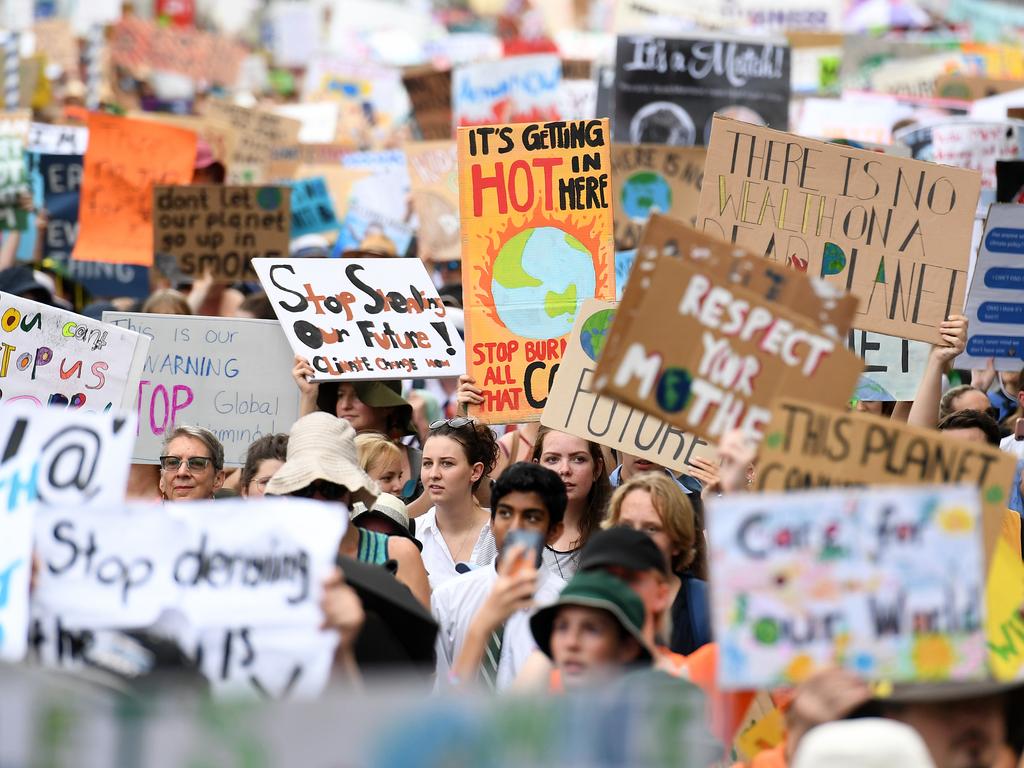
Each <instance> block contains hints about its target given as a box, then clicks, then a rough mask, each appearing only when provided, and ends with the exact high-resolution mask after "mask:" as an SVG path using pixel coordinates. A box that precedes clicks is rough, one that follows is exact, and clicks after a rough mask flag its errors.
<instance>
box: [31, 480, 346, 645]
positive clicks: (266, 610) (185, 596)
mask: <svg viewBox="0 0 1024 768" xmlns="http://www.w3.org/2000/svg"><path fill="white" fill-rule="evenodd" d="M343 511H344V508H340V509H338V508H335V506H334V505H324V504H322V503H312V502H308V501H305V500H302V499H299V500H296V499H287V500H284V499H275V498H272V497H268V498H266V499H258V500H244V499H238V500H234V501H232V500H220V501H218V502H217V503H216V506H214V504H213V503H212V502H205V501H198V502H194V503H190V504H180V505H163V506H154V505H152V504H146V503H128V504H121V505H114V504H90V505H85V506H82V507H79V508H77V509H74V510H68V509H62V508H53V509H50V508H40V509H39V510H38V511H37V513H36V519H35V534H36V536H35V538H36V548H37V551H38V553H39V556H40V559H41V560H42V567H41V568H40V569H39V579H38V584H37V586H36V592H35V596H34V599H35V600H36V601H37V602H38V603H39V605H40V607H41V608H42V609H43V610H44V611H45V612H46V613H48V614H50V615H57V616H60V617H61V620H62V623H63V624H64V626H67V627H70V628H86V629H100V628H105V627H113V628H131V627H142V626H148V625H150V624H152V623H154V622H155V621H156V619H157V618H158V617H159V616H160V614H161V613H162V612H163V611H164V610H165V609H177V610H179V611H181V613H182V614H183V615H184V617H185V619H186V620H187V621H188V623H189V624H190V625H191V626H192V627H194V628H196V629H200V630H202V629H207V628H217V627H224V626H230V625H231V622H238V621H241V622H243V623H244V624H246V625H247V626H253V627H261V626H269V627H279V628H282V629H284V628H289V627H290V628H296V629H302V628H304V629H307V630H313V629H316V628H317V627H319V626H320V624H321V623H322V621H323V613H322V612H321V610H320V606H319V599H320V595H321V591H322V588H321V585H322V583H323V581H324V579H325V578H326V577H327V576H328V575H329V574H330V572H331V570H332V569H333V568H334V559H335V557H336V556H337V551H338V543H339V542H340V541H341V537H342V534H343V533H344V532H345V525H346V518H347V516H345V515H344V514H343Z"/></svg>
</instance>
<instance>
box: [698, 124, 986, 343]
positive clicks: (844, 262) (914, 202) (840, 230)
mask: <svg viewBox="0 0 1024 768" xmlns="http://www.w3.org/2000/svg"><path fill="white" fill-rule="evenodd" d="M714 120H715V129H714V132H713V135H712V139H711V143H710V145H709V146H708V159H707V163H706V165H705V167H704V179H705V181H704V186H703V188H702V190H701V196H700V212H699V216H698V219H699V225H698V228H700V229H703V230H704V231H705V232H711V233H713V234H716V235H717V236H719V237H723V238H725V239H728V240H730V241H732V242H735V243H737V244H739V245H742V246H744V247H745V248H747V249H748V250H750V251H753V252H754V253H757V254H760V255H763V256H765V257H766V258H768V259H770V260H772V261H773V262H775V263H777V264H779V265H780V266H782V265H785V266H789V267H792V268H794V269H796V270H799V271H801V272H807V273H808V274H810V275H814V276H815V277H821V278H824V279H825V280H826V281H828V282H829V283H833V284H836V285H838V286H841V287H842V288H844V289H845V290H847V291H848V292H850V293H852V294H853V295H855V296H857V297H858V298H859V299H860V309H859V311H858V316H857V319H856V320H855V321H854V325H855V326H856V327H857V328H861V329H863V330H866V331H877V332H878V333H887V334H889V335H891V336H899V337H902V338H908V339H916V340H920V341H927V342H930V343H938V341H939V333H938V325H939V323H940V322H941V321H942V320H943V319H944V318H945V317H947V316H948V315H950V314H952V313H955V312H957V311H958V310H959V309H960V307H961V306H963V299H964V294H965V292H966V288H967V286H966V282H967V280H966V278H967V262H968V254H969V251H970V243H971V228H972V223H973V220H974V211H975V206H976V204H977V200H978V194H979V192H980V182H981V179H980V177H979V175H978V174H977V173H975V172H973V171H966V170H962V169H959V168H950V167H948V166H940V165H935V164H931V163H923V162H919V161H916V160H907V159H904V158H901V157H893V156H890V155H883V154H879V153H876V152H867V151H864V150H858V149H853V148H851V147H844V146H840V145H836V144H827V143H823V142H819V141H813V140H811V139H804V138H801V137H799V136H795V135H793V134H789V133H782V132H780V131H772V130H769V129H767V128H759V127H757V126H752V125H747V124H745V123H740V122H737V121H735V120H728V119H725V118H720V117H716V118H715V119H714Z"/></svg>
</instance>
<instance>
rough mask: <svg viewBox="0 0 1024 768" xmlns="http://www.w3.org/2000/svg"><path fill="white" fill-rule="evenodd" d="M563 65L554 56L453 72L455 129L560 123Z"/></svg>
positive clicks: (468, 66) (514, 58)
mask: <svg viewBox="0 0 1024 768" xmlns="http://www.w3.org/2000/svg"><path fill="white" fill-rule="evenodd" d="M561 82H562V62H561V60H559V58H558V56H556V55H553V54H545V53H540V54H534V55H530V56H512V57H510V58H506V59H498V60H496V61H480V62H477V63H475V64H463V65H461V66H458V67H456V68H455V70H454V72H453V73H452V120H453V122H454V124H455V126H456V127H458V126H464V125H495V124H498V123H525V122H534V121H536V122H546V121H550V120H558V119H559V118H560V117H561V116H560V115H559V114H558V102H559V85H560V84H561Z"/></svg>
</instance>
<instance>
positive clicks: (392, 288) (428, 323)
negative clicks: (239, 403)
mask: <svg viewBox="0 0 1024 768" xmlns="http://www.w3.org/2000/svg"><path fill="white" fill-rule="evenodd" d="M253 267H254V268H255V269H256V273H257V274H258V275H259V277H260V282H261V283H263V289H264V290H265V291H266V292H267V296H269V297H270V300H271V303H272V304H273V307H274V313H275V314H276V315H277V319H278V320H280V321H281V327H282V328H283V329H284V335H285V337H286V338H287V339H288V343H289V344H290V345H291V348H292V350H293V351H294V353H295V354H296V355H302V356H303V357H305V358H306V359H307V360H309V362H310V365H312V366H313V370H314V371H315V372H316V373H315V374H314V376H313V378H314V380H316V381H350V380H353V379H424V378H425V379H430V378H446V377H450V376H458V375H460V374H462V373H465V359H466V357H465V347H464V345H463V343H462V339H461V338H460V337H459V332H458V330H457V329H456V327H455V325H454V323H452V321H451V320H450V319H449V318H448V317H447V314H448V312H447V308H446V307H445V306H444V304H443V303H442V302H441V299H440V298H439V297H438V295H437V289H435V288H434V284H433V283H432V282H431V281H430V277H429V276H428V275H427V271H426V269H424V267H423V263H422V262H421V261H420V260H419V259H337V260H334V259H332V260H329V261H326V262H325V261H322V260H320V259H294V260H293V259H285V260H280V259H277V260H275V259H257V260H255V261H254V262H253ZM290 370H291V364H290V363H289V364H288V365H286V366H285V367H284V368H282V372H283V373H288V372H289V371H290Z"/></svg>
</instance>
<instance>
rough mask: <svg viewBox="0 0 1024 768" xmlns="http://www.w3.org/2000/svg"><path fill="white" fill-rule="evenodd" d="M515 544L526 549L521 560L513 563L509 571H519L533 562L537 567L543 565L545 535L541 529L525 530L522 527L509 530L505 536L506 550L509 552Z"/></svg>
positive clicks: (511, 572) (513, 572)
mask: <svg viewBox="0 0 1024 768" xmlns="http://www.w3.org/2000/svg"><path fill="white" fill-rule="evenodd" d="M515 546H521V547H524V548H525V550H526V551H525V552H524V553H523V555H522V556H521V558H520V559H519V560H517V561H516V562H515V563H513V564H512V566H511V569H510V571H509V573H510V574H511V575H515V574H517V573H519V571H520V570H522V569H523V568H525V567H526V565H527V564H528V563H531V562H532V563H533V565H534V567H535V568H540V567H541V564H542V562H543V561H542V555H543V553H544V537H543V536H542V535H541V533H540V531H524V530H520V529H517V530H514V531H509V532H508V535H506V536H505V546H504V551H505V552H508V551H510V550H511V549H512V547H515Z"/></svg>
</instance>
